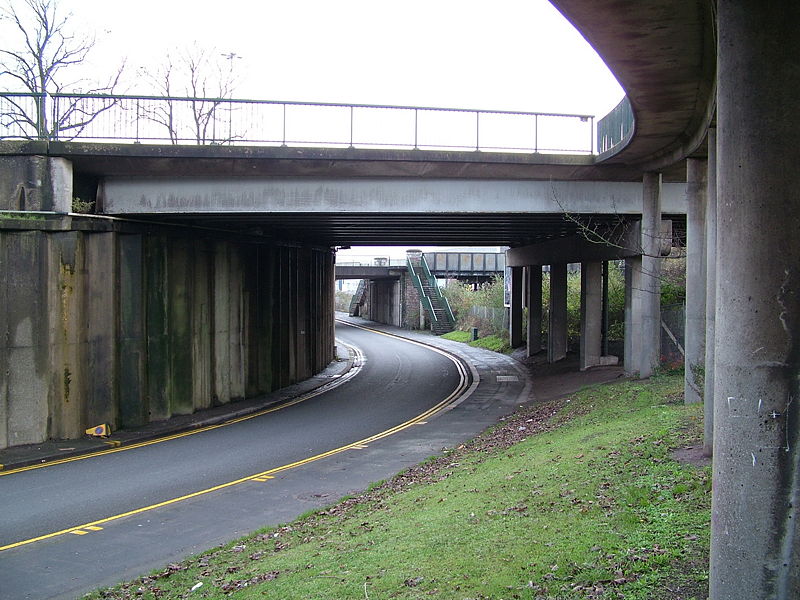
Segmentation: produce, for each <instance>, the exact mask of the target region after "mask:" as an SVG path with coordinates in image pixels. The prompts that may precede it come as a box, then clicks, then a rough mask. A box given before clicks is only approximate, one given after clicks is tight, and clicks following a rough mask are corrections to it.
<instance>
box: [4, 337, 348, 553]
mask: <svg viewBox="0 0 800 600" xmlns="http://www.w3.org/2000/svg"><path fill="white" fill-rule="evenodd" d="M348 347H351V348H353V349H354V350H355V353H356V365H355V366H357V367H358V366H360V365H359V364H358V362H359V361H360V363H361V364H363V362H364V361H363V356H362V355H361V351H360V350H359V349H358V348H355V347H354V346H348ZM357 372H358V368H354V369H351V373H349V374H348V375H347V376H346V377H345V376H340V377H339V378H338V379H335V380H334V381H335V382H336V386H334V387H338V386H339V385H341V384H342V383H344V382H345V381H347V380H348V379H349V378H350V377H352V376H353V375H355V373H357ZM331 383H333V382H331ZM330 389H331V386H330V383H326V384H324V385H323V386H321V387H319V388H317V389H316V390H312V391H311V392H309V393H308V394H305V395H303V396H298V397H297V398H295V399H293V400H289V401H288V402H284V403H282V404H279V405H277V406H272V407H270V408H265V409H264V410H260V411H257V412H254V413H251V414H249V415H244V416H242V417H237V418H235V419H230V420H228V421H224V422H222V423H217V424H215V425H207V426H205V427H198V428H197V429H192V430H190V431H183V432H181V433H175V434H172V435H166V436H164V437H160V438H156V439H152V440H147V441H144V442H136V443H135V444H129V445H126V446H122V445H121V444H122V442H120V441H117V440H114V441H106V442H104V443H106V444H112V445H114V447H113V448H110V449H108V450H100V451H98V452H91V453H89V454H82V455H80V456H71V457H68V458H59V459H56V460H51V461H49V462H45V463H37V464H35V465H28V466H26V467H19V468H17V469H9V470H8V471H3V470H2V465H0V477H2V476H4V475H12V474H14V473H22V472H23V471H33V470H34V469H43V468H45V467H54V466H56V465H63V464H64V463H70V462H75V461H77V460H86V459H88V458H95V457H98V456H105V455H107V454H114V453H115V452H125V451H127V450H135V449H136V448H143V447H145V446H152V445H153V444H160V443H162V442H169V441H171V440H177V439H179V438H182V437H187V436H190V435H195V434H197V433H203V432H204V431H211V430H212V429H218V428H220V427H227V426H228V425H234V424H235V423H241V422H242V421H248V420H250V419H255V418H257V417H261V416H263V415H266V414H269V413H273V412H277V411H279V410H283V409H284V408H289V407H290V406H294V405H295V404H300V403H301V402H305V401H306V400H310V399H311V398H315V397H316V396H319V395H320V394H324V393H325V392H327V391H328V390H330ZM0 550H2V548H0Z"/></svg>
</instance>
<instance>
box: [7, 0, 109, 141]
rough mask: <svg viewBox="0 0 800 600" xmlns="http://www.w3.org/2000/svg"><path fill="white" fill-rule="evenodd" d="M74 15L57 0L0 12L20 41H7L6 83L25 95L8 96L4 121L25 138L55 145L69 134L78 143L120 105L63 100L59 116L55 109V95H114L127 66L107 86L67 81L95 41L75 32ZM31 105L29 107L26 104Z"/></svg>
mask: <svg viewBox="0 0 800 600" xmlns="http://www.w3.org/2000/svg"><path fill="white" fill-rule="evenodd" d="M71 17H72V15H71V14H69V13H67V14H62V13H61V12H59V10H58V6H57V3H56V1H55V0H22V1H21V2H20V1H16V2H11V3H10V4H6V6H5V7H3V8H0V20H2V21H4V22H5V23H6V24H7V25H9V26H10V27H9V29H10V31H11V32H12V33H13V35H14V37H16V40H14V41H12V40H9V39H6V40H4V42H3V46H4V48H3V49H0V82H3V81H5V82H9V83H10V85H8V88H9V89H16V90H19V91H21V92H24V93H25V95H19V96H13V95H5V96H4V100H5V103H4V104H3V105H2V109H0V119H2V124H3V125H4V126H5V127H7V128H17V129H18V130H19V131H20V132H22V134H23V135H24V136H25V137H28V138H37V139H51V138H54V137H57V136H58V134H59V133H63V132H67V137H75V136H76V135H78V134H79V133H80V132H81V131H82V130H83V129H84V128H85V127H86V126H87V125H89V123H91V122H92V121H93V120H94V119H95V118H96V117H97V116H98V115H99V114H100V113H102V112H104V111H106V110H108V109H109V108H111V107H112V106H114V104H115V101H113V99H112V100H107V101H105V102H102V103H99V104H98V103H89V102H84V101H82V100H83V99H80V98H70V99H61V100H62V102H61V104H60V105H59V107H58V111H56V110H53V108H51V107H50V106H49V104H50V99H51V97H52V95H53V94H61V93H76V92H77V90H78V87H79V86H82V87H83V89H82V90H81V93H82V94H86V95H88V94H109V93H113V91H114V89H115V87H116V86H117V84H118V82H119V79H120V76H121V74H122V71H123V69H124V64H122V65H120V67H119V69H118V70H117V71H116V73H114V74H113V75H112V76H111V77H110V78H109V79H108V80H107V81H106V82H105V83H104V84H99V85H94V84H91V83H89V82H88V81H86V80H81V79H78V80H74V81H69V80H65V79H64V78H65V76H66V75H67V73H68V72H69V71H70V67H74V66H75V65H79V64H81V63H82V62H84V61H85V60H86V57H87V55H88V54H89V52H90V51H91V50H92V48H93V47H94V39H93V38H89V37H82V36H77V35H74V34H72V33H71V32H70V28H69V21H70V18H71ZM26 100H27V101H26Z"/></svg>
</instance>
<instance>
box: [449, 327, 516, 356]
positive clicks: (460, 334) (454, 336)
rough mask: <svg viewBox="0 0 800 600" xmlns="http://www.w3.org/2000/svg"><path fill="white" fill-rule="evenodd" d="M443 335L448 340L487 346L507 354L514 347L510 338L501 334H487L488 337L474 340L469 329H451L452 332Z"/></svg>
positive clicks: (488, 348) (489, 348)
mask: <svg viewBox="0 0 800 600" xmlns="http://www.w3.org/2000/svg"><path fill="white" fill-rule="evenodd" d="M442 337H443V338H444V339H446V340H452V341H454V342H463V343H465V344H469V345H470V346H475V347H476V348H486V349H487V350H492V351H494V352H502V353H506V354H507V353H509V352H511V349H512V348H511V346H509V344H508V340H507V339H506V338H504V337H502V336H499V335H487V336H486V337H482V338H478V339H477V340H475V341H472V334H471V333H470V332H469V331H451V332H450V333H445V334H443V335H442Z"/></svg>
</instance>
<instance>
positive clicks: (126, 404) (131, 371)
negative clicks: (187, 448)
mask: <svg viewBox="0 0 800 600" xmlns="http://www.w3.org/2000/svg"><path fill="white" fill-rule="evenodd" d="M118 248H119V250H118V251H119V255H118V260H119V263H118V264H119V339H118V352H119V354H118V359H119V363H118V366H117V383H118V392H117V393H118V399H119V401H118V402H119V409H118V422H117V425H118V427H122V428H130V427H138V426H140V425H144V424H145V423H147V421H148V414H147V413H148V403H147V394H146V386H145V377H144V376H145V371H144V359H145V352H146V347H145V339H144V325H145V320H144V308H145V303H144V295H143V293H142V290H143V287H144V272H143V258H144V256H143V240H142V236H141V235H120V236H119V241H118Z"/></svg>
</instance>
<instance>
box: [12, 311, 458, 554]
mask: <svg viewBox="0 0 800 600" xmlns="http://www.w3.org/2000/svg"><path fill="white" fill-rule="evenodd" d="M346 324H347V325H350V326H352V327H357V328H359V329H365V330H367V331H370V332H373V333H378V334H381V335H386V336H387V337H395V338H397V339H400V340H403V341H406V342H409V343H411V344H416V345H418V346H423V347H425V348H428V349H430V350H434V351H436V352H438V353H439V354H442V355H443V356H445V357H447V358H448V359H450V360H451V361H453V363H454V364H455V365H456V368H457V370H458V373H459V382H458V386H456V389H455V390H453V391H452V392H451V393H450V394H449V395H448V396H447V397H446V398H445V399H444V400H442V401H441V402H439V403H438V404H436V405H434V406H432V407H431V408H429V409H428V410H426V411H425V412H423V413H421V414H419V415H417V416H416V417H414V418H412V419H409V420H408V421H406V422H405V423H400V424H399V425H395V426H394V427H392V428H390V429H387V430H385V431H382V432H380V433H376V434H374V435H371V436H369V437H367V438H364V439H361V440H358V441H355V442H352V443H350V444H347V445H346V446H340V447H338V448H334V449H333V450H328V451H327V452H322V453H321V454H316V455H314V456H309V457H307V458H304V459H302V460H298V461H295V462H293V463H289V464H286V465H283V466H280V467H275V468H273V469H269V470H267V471H263V472H261V473H256V474H254V475H248V476H247V477H242V478H240V479H236V480H234V481H229V482H227V483H222V484H220V485H215V486H214V487H210V488H207V489H205V490H199V491H197V492H192V493H190V494H185V495H183V496H179V497H177V498H171V499H170V500H164V501H163V502H158V503H156V504H151V505H149V506H143V507H141V508H136V509H134V510H129V511H127V512H124V513H121V514H118V515H113V516H110V517H106V518H104V519H98V520H96V521H92V522H90V523H85V524H83V525H78V526H73V527H68V528H66V529H61V530H60V531H54V532H52V533H47V534H44V535H40V536H37V537H34V538H30V539H27V540H21V541H19V542H14V543H12V544H6V545H5V546H0V552H2V551H4V550H10V549H12V548H18V547H20V546H25V545H28V544H32V543H34V542H40V541H43V540H47V539H52V538H55V537H59V536H61V535H64V534H67V533H73V534H75V535H86V534H87V533H88V532H87V531H83V530H84V529H92V528H93V527H99V526H100V525H104V524H106V523H110V522H112V521H117V520H119V519H123V518H125V517H131V516H133V515H138V514H141V513H144V512H147V511H150V510H154V509H157V508H162V507H164V506H169V505H171V504H177V503H178V502H183V501H184V500H189V499H191V498H197V497H198V496H204V495H206V494H210V493H212V492H216V491H219V490H223V489H226V488H229V487H233V486H235V485H239V484H240V483H244V482H246V481H253V480H260V479H267V478H270V477H273V476H274V474H275V473H281V472H283V471H288V470H290V469H295V468H297V467H300V466H303V465H307V464H309V463H312V462H316V461H318V460H322V459H323V458H328V457H329V456H334V455H336V454H340V453H342V452H345V451H347V450H352V449H354V448H359V447H362V448H365V447H366V446H367V445H368V444H369V443H370V442H374V441H377V440H380V439H383V438H386V437H389V436H390V435H394V434H395V433H398V432H400V431H403V430H405V429H408V428H409V427H412V426H414V425H419V424H420V423H423V422H425V419H427V418H429V417H430V416H432V415H434V414H436V413H437V412H439V411H440V410H442V409H443V408H445V407H446V406H447V405H448V404H450V403H451V402H453V401H454V400H455V399H456V398H458V397H459V396H460V395H461V394H462V393H463V392H464V390H465V389H466V388H467V381H468V378H467V377H466V369H465V368H464V365H462V364H461V362H460V361H459V360H457V359H455V358H454V357H452V356H451V355H449V354H447V353H446V352H444V351H443V350H439V349H437V348H434V347H432V346H427V345H426V344H421V343H419V342H415V341H414V340H408V339H406V338H402V337H400V336H393V335H391V334H388V333H384V332H382V331H376V330H374V329H368V328H367V327H361V326H359V325H353V324H352V323H346ZM320 393H322V392H320ZM314 395H316V394H314ZM299 401H300V400H299V399H298V401H296V402H293V404H297V402H299ZM289 405H290V404H286V405H282V406H281V407H280V408H283V407H285V406H289ZM278 409H279V407H275V408H274V409H268V410H266V411H264V412H272V411H273V410H278ZM249 418H252V417H249ZM245 419H246V418H241V419H239V420H245ZM222 425H223V424H219V425H212V426H210V427H209V429H215V428H216V427H221V426H222ZM192 433H195V432H192ZM174 437H182V436H180V435H176V436H174ZM151 443H155V442H151ZM142 445H149V444H147V443H143V444H142ZM131 447H132V446H128V447H126V448H131ZM124 449H125V448H121V449H119V450H124ZM119 450H109V451H106V453H108V452H117V451H119ZM94 456H96V455H94ZM9 472H11V471H9ZM95 531H96V529H95Z"/></svg>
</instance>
